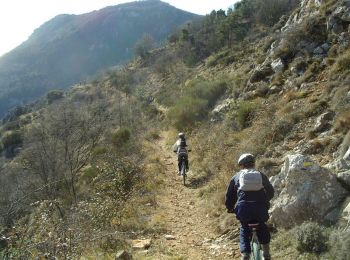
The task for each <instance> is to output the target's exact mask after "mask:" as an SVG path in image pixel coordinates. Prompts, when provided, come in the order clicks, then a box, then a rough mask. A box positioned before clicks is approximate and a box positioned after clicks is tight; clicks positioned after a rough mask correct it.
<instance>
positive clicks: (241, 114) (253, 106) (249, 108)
mask: <svg viewBox="0 0 350 260" xmlns="http://www.w3.org/2000/svg"><path fill="white" fill-rule="evenodd" d="M257 108H258V105H257V103H256V102H254V101H252V102H251V101H243V102H241V103H240V104H239V107H238V109H237V111H236V118H237V121H238V124H239V126H240V127H241V128H242V129H243V128H246V127H248V126H250V124H251V122H252V120H253V118H254V116H255V112H256V110H257Z"/></svg>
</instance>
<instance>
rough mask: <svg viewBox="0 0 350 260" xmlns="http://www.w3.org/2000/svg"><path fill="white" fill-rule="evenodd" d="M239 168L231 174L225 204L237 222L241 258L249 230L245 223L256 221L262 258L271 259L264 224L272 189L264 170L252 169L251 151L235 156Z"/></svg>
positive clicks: (247, 251) (246, 249)
mask: <svg viewBox="0 0 350 260" xmlns="http://www.w3.org/2000/svg"><path fill="white" fill-rule="evenodd" d="M238 164H239V166H240V168H241V170H240V171H239V172H238V173H237V174H236V175H234V176H233V178H232V179H231V182H230V185H229V187H228V189H227V192H226V200H225V205H226V208H227V211H228V212H229V213H235V214H236V217H237V219H238V220H239V221H240V222H241V230H240V250H241V253H242V259H243V260H246V259H249V257H250V253H251V248H250V237H251V230H250V228H249V226H248V224H252V223H259V229H258V231H257V236H258V239H259V242H260V244H261V245H262V248H263V255H264V259H266V260H268V259H271V257H270V250H269V243H270V239H271V237H270V232H269V230H268V228H267V226H266V224H265V222H266V221H267V220H268V219H269V214H268V209H269V207H270V200H271V199H272V198H273V195H274V189H273V187H272V185H271V183H270V181H269V179H268V178H267V177H266V175H265V174H263V173H261V172H259V171H257V170H255V169H254V167H255V158H254V156H253V155H252V154H242V155H241V156H240V158H239V160H238Z"/></svg>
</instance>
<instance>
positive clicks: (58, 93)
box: [46, 90, 64, 104]
mask: <svg viewBox="0 0 350 260" xmlns="http://www.w3.org/2000/svg"><path fill="white" fill-rule="evenodd" d="M63 95H64V92H63V91H62V90H51V91H50V92H48V93H47V94H46V100H47V103H48V104H52V103H53V102H54V101H56V100H58V99H61V98H63Z"/></svg>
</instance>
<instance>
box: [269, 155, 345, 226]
mask: <svg viewBox="0 0 350 260" xmlns="http://www.w3.org/2000/svg"><path fill="white" fill-rule="evenodd" d="M271 183H272V184H273V186H274V187H275V190H276V196H275V199H274V200H273V201H272V207H271V210H270V213H271V221H272V222H273V223H275V224H276V225H277V226H280V227H291V226H293V225H295V224H300V223H302V222H304V221H306V220H310V219H313V220H315V221H324V220H327V221H334V222H335V221H337V219H336V218H337V215H336V214H334V212H333V211H334V209H336V208H337V206H339V204H340V203H341V201H342V200H343V199H344V197H345V196H346V194H347V191H346V190H345V189H344V188H343V187H342V186H341V185H340V183H339V182H338V180H337V178H336V176H335V175H334V174H332V173H331V172H330V171H329V170H327V169H325V168H322V167H320V166H319V165H318V164H317V163H316V162H314V161H313V160H311V159H310V158H309V157H307V156H304V155H301V154H295V155H289V156H287V158H286V160H285V163H284V165H283V167H282V169H281V172H280V173H279V174H278V175H276V176H273V177H271Z"/></svg>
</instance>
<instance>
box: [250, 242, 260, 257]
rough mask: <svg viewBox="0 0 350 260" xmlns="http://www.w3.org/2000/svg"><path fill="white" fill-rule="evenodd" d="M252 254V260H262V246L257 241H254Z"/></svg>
mask: <svg viewBox="0 0 350 260" xmlns="http://www.w3.org/2000/svg"><path fill="white" fill-rule="evenodd" d="M251 247H252V254H251V259H252V260H262V254H261V248H260V244H259V242H257V241H252V245H251Z"/></svg>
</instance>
